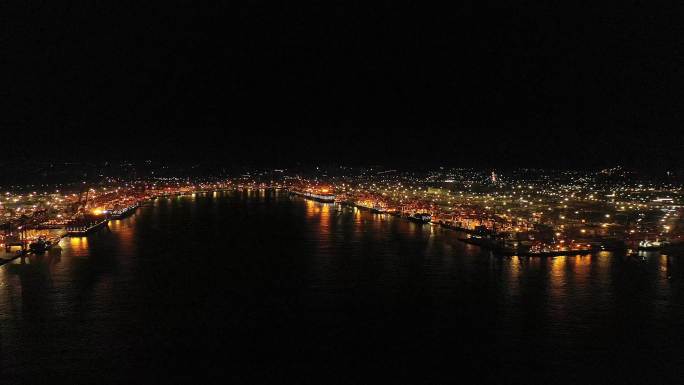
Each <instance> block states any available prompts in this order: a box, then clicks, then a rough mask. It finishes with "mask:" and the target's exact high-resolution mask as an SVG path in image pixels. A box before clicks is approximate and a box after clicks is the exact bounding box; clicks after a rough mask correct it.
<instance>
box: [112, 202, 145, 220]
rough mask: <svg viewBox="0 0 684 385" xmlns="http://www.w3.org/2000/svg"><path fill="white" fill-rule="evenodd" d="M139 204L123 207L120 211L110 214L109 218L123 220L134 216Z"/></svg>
mask: <svg viewBox="0 0 684 385" xmlns="http://www.w3.org/2000/svg"><path fill="white" fill-rule="evenodd" d="M138 206H139V205H138V204H137V203H136V204H133V205H130V206H127V207H123V208H120V209H116V210H112V211H110V212H109V218H111V219H123V218H126V217H127V216H129V215H131V214H133V213H134V212H135V210H136V209H137V208H138Z"/></svg>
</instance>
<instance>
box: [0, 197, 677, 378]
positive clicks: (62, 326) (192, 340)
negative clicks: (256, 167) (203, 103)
mask: <svg viewBox="0 0 684 385" xmlns="http://www.w3.org/2000/svg"><path fill="white" fill-rule="evenodd" d="M459 236H462V234H459V233H457V232H454V231H451V230H446V229H441V228H439V227H437V226H432V225H419V224H414V223H411V222H408V221H405V220H403V219H400V218H394V217H391V216H387V215H378V214H371V213H369V212H365V211H359V210H358V209H355V208H351V207H343V206H339V205H333V204H322V203H316V202H312V201H308V200H304V199H302V198H298V197H290V196H288V195H287V194H286V193H284V192H274V191H263V190H261V191H259V190H255V191H226V192H216V193H206V194H196V195H195V196H186V197H172V198H163V199H158V200H156V201H154V202H153V203H151V204H150V206H148V207H141V208H139V209H138V210H137V212H136V213H135V214H134V215H133V216H131V217H129V218H127V219H123V220H117V221H112V222H111V223H110V224H109V228H108V229H104V230H103V231H101V232H99V233H97V234H94V235H91V236H89V237H87V238H86V237H84V238H65V239H64V240H63V241H62V243H61V245H62V248H63V250H62V252H61V253H60V254H45V255H43V256H30V257H27V258H24V259H23V260H21V259H18V260H15V261H14V262H13V263H10V264H7V265H4V266H2V267H0V364H1V366H0V383H3V384H5V383H7V384H15V383H36V382H40V383H58V382H59V383H71V384H90V383H92V384H109V383H122V384H123V383H148V384H154V383H179V382H186V383H198V384H201V383H207V382H224V383H278V384H280V383H311V384H330V383H344V384H353V383H358V384H375V383H399V384H403V383H420V384H423V383H488V382H490V383H526V384H530V383H585V384H586V383H592V384H595V383H620V384H626V383H634V384H644V383H673V384H674V383H682V381H684V333H683V332H684V260H683V259H681V258H684V256H682V257H679V258H678V257H677V256H661V255H659V254H657V253H650V254H643V255H641V256H638V257H626V256H618V255H612V254H610V253H600V254H598V255H594V256H567V257H555V258H518V257H505V258H504V257H495V256H491V255H489V254H488V253H486V252H482V251H481V250H480V249H479V248H478V247H476V246H473V245H466V244H464V243H462V242H460V241H458V240H457V238H458V237H459Z"/></svg>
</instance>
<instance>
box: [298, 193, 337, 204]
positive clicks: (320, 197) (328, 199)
mask: <svg viewBox="0 0 684 385" xmlns="http://www.w3.org/2000/svg"><path fill="white" fill-rule="evenodd" d="M290 193H291V194H294V195H299V196H301V197H304V198H306V199H311V200H314V201H317V202H323V203H335V194H331V193H329V192H325V191H323V192H320V193H316V192H309V191H297V190H290Z"/></svg>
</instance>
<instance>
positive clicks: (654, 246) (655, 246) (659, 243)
mask: <svg viewBox="0 0 684 385" xmlns="http://www.w3.org/2000/svg"><path fill="white" fill-rule="evenodd" d="M669 245H670V242H669V241H667V240H659V239H656V240H655V241H649V240H643V241H641V242H639V246H638V247H637V250H639V251H656V250H662V249H663V248H665V247H667V246H669Z"/></svg>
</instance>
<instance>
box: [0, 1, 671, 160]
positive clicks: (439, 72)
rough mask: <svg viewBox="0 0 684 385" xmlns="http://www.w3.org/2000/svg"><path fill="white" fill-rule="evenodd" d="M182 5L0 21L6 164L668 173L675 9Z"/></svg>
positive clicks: (42, 12) (125, 6)
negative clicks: (620, 168) (622, 168)
mask: <svg viewBox="0 0 684 385" xmlns="http://www.w3.org/2000/svg"><path fill="white" fill-rule="evenodd" d="M196 3H197V2H181V3H180V5H179V4H174V5H172V4H162V5H151V4H145V3H144V2H111V3H107V2H86V3H83V4H80V5H79V6H78V7H76V6H67V5H65V4H62V3H61V2H48V1H26V2H17V4H16V5H14V6H11V7H9V9H7V10H6V11H7V12H3V13H4V16H1V18H2V19H1V20H0V22H2V24H3V28H2V31H0V34H1V35H0V37H1V39H0V45H2V46H4V47H5V48H4V49H3V51H4V52H7V54H3V55H2V56H3V58H2V61H1V62H0V66H1V68H2V69H3V71H2V79H3V83H4V85H3V86H2V88H1V89H0V95H1V98H2V100H3V103H2V104H3V106H4V108H3V109H4V110H5V112H3V113H2V115H1V117H0V124H1V126H2V130H3V137H4V140H7V141H13V142H14V145H12V146H11V147H9V148H11V153H12V154H13V156H17V157H24V158H35V159H105V158H111V159H117V158H120V159H127V158H128V159H146V158H154V159H161V160H164V159H169V160H171V159H175V160H177V159H189V160H212V161H221V162H227V163H230V162H232V163H235V162H238V163H239V162H245V161H249V162H255V163H260V164H270V165H283V164H292V163H295V162H298V161H299V162H305V163H318V162H321V163H355V164H372V163H391V164H397V165H411V164H425V165H430V164H435V165H442V164H444V165H454V166H459V165H463V166H487V167H490V166H500V167H503V166H535V167H595V166H604V165H613V164H616V163H621V164H625V165H628V166H637V167H656V168H672V167H675V168H677V167H679V168H681V163H682V162H681V161H680V156H681V153H682V150H683V149H684V145H683V140H682V135H681V134H680V127H682V126H683V123H684V118H683V116H682V109H683V107H684V68H682V65H683V64H682V63H684V44H682V42H683V41H684V23H682V22H681V17H680V15H681V14H682V12H681V11H682V10H681V9H674V8H673V7H672V6H670V7H663V8H661V9H660V10H658V9H652V8H646V6H645V4H647V3H646V2H633V1H632V2H623V3H621V5H620V7H619V8H615V7H607V6H605V7H604V8H603V9H600V8H598V6H597V5H589V7H594V8H584V7H580V6H579V5H571V6H570V7H568V6H567V5H563V4H560V3H556V2H551V1H547V2H503V1H501V2H494V1H490V2H486V1H475V2H454V5H453V6H452V7H451V8H436V7H435V6H434V5H431V4H428V3H424V2H389V1H384V2H368V1H363V2H353V1H337V2H335V1H315V2H296V3H292V2H266V1H242V2H216V4H213V5H210V6H209V5H204V4H201V5H200V4H196ZM537 3H541V4H537Z"/></svg>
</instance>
